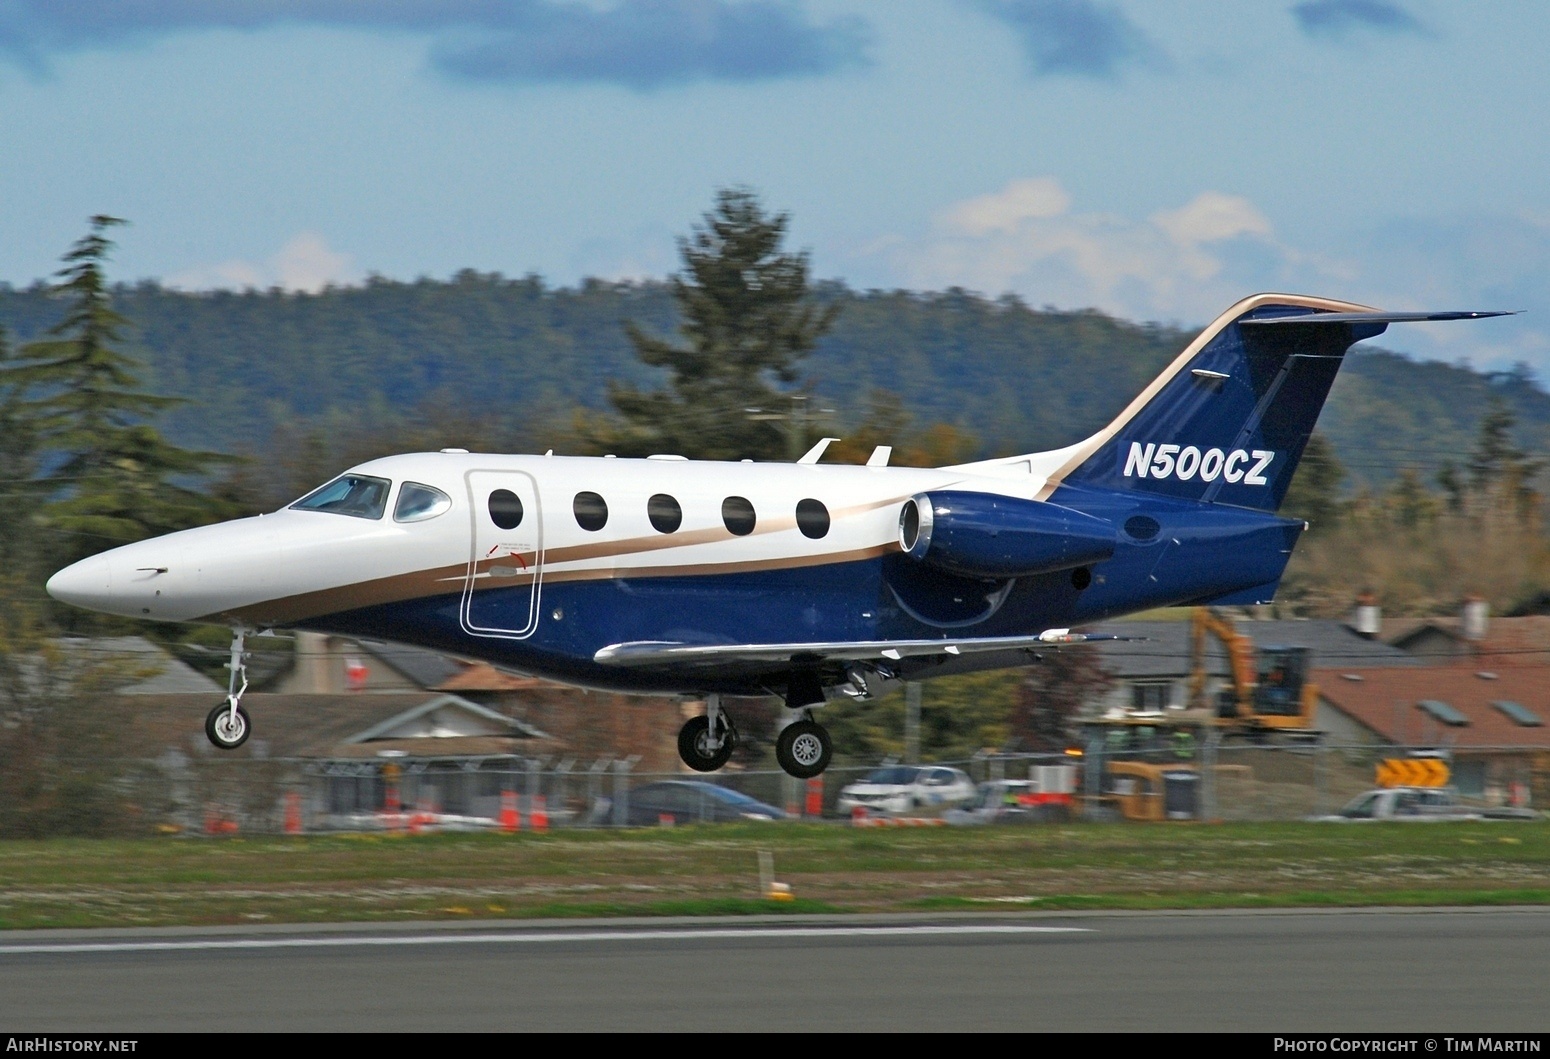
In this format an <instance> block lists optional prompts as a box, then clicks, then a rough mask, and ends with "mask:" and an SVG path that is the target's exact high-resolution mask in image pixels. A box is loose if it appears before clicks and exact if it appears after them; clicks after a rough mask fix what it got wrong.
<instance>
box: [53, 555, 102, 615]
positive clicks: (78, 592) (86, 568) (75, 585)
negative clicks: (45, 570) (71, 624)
mask: <svg viewBox="0 0 1550 1059" xmlns="http://www.w3.org/2000/svg"><path fill="white" fill-rule="evenodd" d="M44 587H45V588H46V589H47V590H48V594H49V595H51V596H53V597H54V598H55V599H57V600H59V602H61V603H69V604H70V605H71V606H74V607H85V608H86V609H87V610H111V609H112V602H113V564H112V561H111V560H109V558H108V557H107V556H106V555H93V556H92V557H91V558H89V559H82V560H81V561H80V562H78V563H72V564H71V565H69V566H67V567H65V568H64V569H63V570H61V571H59V572H58V573H57V574H55V575H54V576H53V577H51V578H49V579H48V584H47V585H45V586H44Z"/></svg>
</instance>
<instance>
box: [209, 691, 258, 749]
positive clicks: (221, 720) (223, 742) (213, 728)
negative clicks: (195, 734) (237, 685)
mask: <svg viewBox="0 0 1550 1059" xmlns="http://www.w3.org/2000/svg"><path fill="white" fill-rule="evenodd" d="M252 731H253V723H252V722H251V721H250V720H249V719H248V711H247V710H244V709H243V708H242V707H241V706H238V707H236V708H235V709H233V708H232V704H231V703H230V702H223V703H221V704H220V705H219V706H217V707H216V708H215V709H213V710H211V711H210V716H208V717H206V718H205V735H206V736H207V737H208V738H209V740H210V742H212V743H214V744H215V745H216V746H218V747H220V748H221V749H222V750H235V749H237V748H238V747H239V746H241V745H242V744H243V743H246V742H247V741H248V734H249V733H250V732H252Z"/></svg>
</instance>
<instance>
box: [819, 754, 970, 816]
mask: <svg viewBox="0 0 1550 1059" xmlns="http://www.w3.org/2000/svg"><path fill="white" fill-rule="evenodd" d="M974 794H975V790H974V781H973V780H971V779H969V774H968V773H966V772H964V771H963V770H962V769H955V768H948V767H946V766H945V765H884V766H883V767H882V768H879V769H873V770H872V771H871V772H869V773H867V774H866V776H865V777H864V778H862V779H861V780H860V781H859V782H857V783H851V784H847V785H846V786H845V787H842V788H841V789H840V796H839V802H838V807H839V811H840V812H841V813H844V814H845V815H847V816H849V815H852V814H854V813H855V811H856V810H857V809H863V810H865V811H866V812H869V813H883V814H887V815H890V816H900V815H903V814H906V813H915V812H921V811H926V812H931V813H935V812H940V811H941V810H943V809H948V808H951V807H952V806H955V805H961V804H962V803H964V802H966V801H968V800H969V799H970V798H973V797H974Z"/></svg>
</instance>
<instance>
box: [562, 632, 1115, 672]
mask: <svg viewBox="0 0 1550 1059" xmlns="http://www.w3.org/2000/svg"><path fill="white" fill-rule="evenodd" d="M1126 639H1133V637H1126V636H1114V635H1110V634H1107V633H1079V632H1077V633H1074V632H1072V631H1071V630H1069V629H1046V630H1045V631H1044V632H1041V633H1039V634H1038V635H1037V636H980V637H971V638H967V639H957V640H852V641H845V640H838V641H831V642H827V643H772V644H688V643H677V642H673V641H665V640H636V641H632V642H630V643H616V644H610V645H609V646H607V647H604V648H603V649H602V650H600V651H598V652H597V653H596V654H595V655H593V656H592V660H593V661H594V662H597V663H599V664H601V665H610V666H619V667H620V668H625V669H629V668H645V667H654V666H673V665H689V666H694V665H715V664H718V663H723V662H754V663H765V664H772V665H785V664H796V665H802V664H812V663H815V662H867V661H873V660H880V659H886V660H889V661H898V660H900V659H903V658H919V657H925V656H930V655H944V654H945V655H960V654H976V653H979V652H981V651H1016V650H1028V651H1032V650H1040V649H1045V648H1052V647H1061V646H1063V645H1066V644H1075V643H1087V642H1090V641H1095V640H1126Z"/></svg>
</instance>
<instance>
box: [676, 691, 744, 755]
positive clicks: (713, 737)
mask: <svg viewBox="0 0 1550 1059" xmlns="http://www.w3.org/2000/svg"><path fill="white" fill-rule="evenodd" d="M736 749H737V729H735V728H733V727H732V718H730V717H728V716H727V715H726V714H725V713H724V712H722V709H721V696H720V695H707V696H705V716H703V717H691V718H689V720H687V721H685V722H684V726H683V727H682V728H680V729H679V730H678V756H679V757H680V758H682V759H683V763H684V764H685V765H688V766H689V767H690V768H692V769H693V770H694V771H696V772H715V771H716V770H717V769H719V768H720V767H721V766H722V765H725V764H726V763H727V760H728V759H729V758H731V756H732V751H734V750H736Z"/></svg>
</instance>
